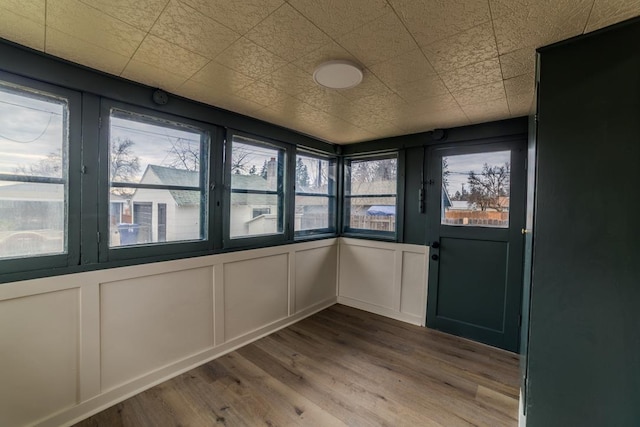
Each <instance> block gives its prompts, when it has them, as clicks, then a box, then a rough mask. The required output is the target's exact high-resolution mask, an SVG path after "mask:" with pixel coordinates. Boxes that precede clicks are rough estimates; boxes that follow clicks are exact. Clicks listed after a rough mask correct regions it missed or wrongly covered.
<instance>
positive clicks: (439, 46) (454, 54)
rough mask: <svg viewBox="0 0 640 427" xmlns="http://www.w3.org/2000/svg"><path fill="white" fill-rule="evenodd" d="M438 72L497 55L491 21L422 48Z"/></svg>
mask: <svg viewBox="0 0 640 427" xmlns="http://www.w3.org/2000/svg"><path fill="white" fill-rule="evenodd" d="M422 50H423V51H424V54H425V55H426V57H427V59H429V62H430V63H431V64H432V65H433V68H435V70H436V71H438V72H440V73H441V72H445V71H448V70H453V69H456V68H461V67H465V66H467V65H471V64H475V63H477V62H482V61H486V60H488V59H491V58H495V57H497V56H498V48H497V45H496V39H495V36H494V34H493V25H492V23H491V22H485V23H483V24H480V25H478V26H476V27H473V28H471V29H469V30H466V31H463V32H461V33H458V34H456V35H454V36H451V37H447V38H446V39H442V40H440V41H437V42H435V43H432V44H430V45H427V46H424V47H423V48H422Z"/></svg>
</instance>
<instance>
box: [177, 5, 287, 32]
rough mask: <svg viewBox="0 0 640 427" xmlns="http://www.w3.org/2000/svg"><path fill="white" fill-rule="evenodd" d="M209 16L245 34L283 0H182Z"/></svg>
mask: <svg viewBox="0 0 640 427" xmlns="http://www.w3.org/2000/svg"><path fill="white" fill-rule="evenodd" d="M182 2H183V3H186V4H188V5H189V6H191V7H193V8H194V9H197V10H198V11H200V12H201V13H203V14H204V15H206V16H208V17H209V18H212V19H215V20H216V21H218V22H219V23H221V24H223V25H225V26H227V27H229V28H231V29H232V30H234V31H236V32H238V33H240V34H245V33H246V32H247V31H249V30H250V29H251V28H253V27H255V26H256V25H257V24H258V23H259V22H260V21H262V20H263V19H265V18H266V17H267V16H269V15H270V14H271V13H272V12H273V11H274V10H276V9H278V8H279V7H280V6H282V4H283V3H284V0H243V1H237V0H232V1H230V0H182Z"/></svg>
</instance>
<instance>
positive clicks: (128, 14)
mask: <svg viewBox="0 0 640 427" xmlns="http://www.w3.org/2000/svg"><path fill="white" fill-rule="evenodd" d="M80 1H81V2H82V3H84V4H86V5H88V6H91V7H93V8H95V9H98V10H99V11H101V12H104V13H105V14H107V15H109V16H112V17H114V18H116V19H119V20H121V21H123V22H126V23H127V24H129V25H131V26H133V27H135V28H137V29H139V30H143V31H149V29H150V28H151V26H152V25H153V23H154V22H156V19H158V17H159V16H160V13H161V12H162V11H163V10H164V8H165V6H166V5H167V3H168V2H169V0H136V1H135V2H132V1H130V0H109V1H104V0H80Z"/></svg>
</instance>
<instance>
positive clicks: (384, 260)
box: [340, 244, 395, 309]
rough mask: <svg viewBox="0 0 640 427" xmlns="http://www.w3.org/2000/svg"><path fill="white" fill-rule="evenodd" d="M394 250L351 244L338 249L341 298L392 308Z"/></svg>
mask: <svg viewBox="0 0 640 427" xmlns="http://www.w3.org/2000/svg"><path fill="white" fill-rule="evenodd" d="M394 256H395V251H394V250H393V249H382V248H373V247H368V246H360V245H359V244H358V245H354V244H344V245H342V246H341V247H340V296H345V297H348V298H352V299H355V300H359V301H366V302H367V303H369V304H373V305H377V306H380V307H385V308H389V309H392V308H393V292H394V288H393V282H394V270H395V259H394Z"/></svg>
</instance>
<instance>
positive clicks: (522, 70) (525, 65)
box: [500, 47, 536, 79]
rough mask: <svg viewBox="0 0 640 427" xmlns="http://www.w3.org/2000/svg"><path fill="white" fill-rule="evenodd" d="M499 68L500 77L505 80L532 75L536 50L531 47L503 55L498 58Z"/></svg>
mask: <svg viewBox="0 0 640 427" xmlns="http://www.w3.org/2000/svg"><path fill="white" fill-rule="evenodd" d="M500 66H501V67H502V77H503V78H505V79H510V78H511V77H516V76H521V75H523V74H528V73H533V72H535V69H536V50H535V49H534V48H533V47H525V48H523V49H518V50H514V51H511V52H509V53H505V54H504V55H501V56H500Z"/></svg>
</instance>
